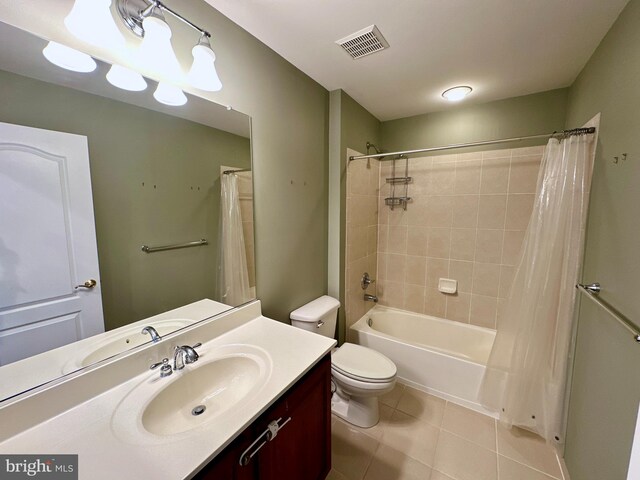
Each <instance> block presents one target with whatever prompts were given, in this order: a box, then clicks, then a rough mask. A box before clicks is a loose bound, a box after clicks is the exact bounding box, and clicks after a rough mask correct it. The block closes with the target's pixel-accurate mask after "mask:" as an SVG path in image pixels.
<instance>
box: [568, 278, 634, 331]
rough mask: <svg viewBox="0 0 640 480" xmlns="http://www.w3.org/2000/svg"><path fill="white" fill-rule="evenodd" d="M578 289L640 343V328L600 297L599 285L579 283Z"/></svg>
mask: <svg viewBox="0 0 640 480" xmlns="http://www.w3.org/2000/svg"><path fill="white" fill-rule="evenodd" d="M576 288H577V289H578V290H579V291H580V293H583V294H584V295H585V296H586V297H587V298H589V299H590V300H591V301H592V302H594V303H595V304H597V305H599V306H600V307H602V308H603V309H604V311H606V312H607V313H608V314H609V315H611V316H612V317H613V318H615V319H616V320H617V321H618V322H620V323H621V324H622V326H624V328H626V329H627V330H629V331H630V332H631V333H632V334H633V339H634V340H635V341H636V342H638V343H640V327H638V326H637V325H636V324H635V323H633V322H632V321H631V320H629V319H628V318H627V317H625V316H624V315H623V314H622V313H620V312H619V311H618V310H616V309H615V308H613V307H612V306H611V305H609V304H608V303H607V302H606V301H604V300H602V299H601V298H599V297H598V294H599V293H600V284H599V283H591V284H589V285H583V284H581V283H579V284H578V285H576Z"/></svg>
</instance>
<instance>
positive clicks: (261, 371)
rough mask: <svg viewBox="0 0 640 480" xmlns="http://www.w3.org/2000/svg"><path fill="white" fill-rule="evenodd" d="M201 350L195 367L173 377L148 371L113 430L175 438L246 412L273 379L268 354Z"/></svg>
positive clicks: (230, 348)
mask: <svg viewBox="0 0 640 480" xmlns="http://www.w3.org/2000/svg"><path fill="white" fill-rule="evenodd" d="M201 350H202V351H201ZM198 352H199V353H200V359H199V360H198V361H197V362H196V363H192V364H188V365H186V366H185V368H184V369H183V370H180V371H178V372H173V374H172V375H171V376H169V377H166V378H160V376H159V374H158V372H157V371H154V372H153V373H151V372H149V374H148V375H147V378H146V379H145V380H144V381H143V382H141V383H140V384H139V385H138V386H137V387H135V388H134V389H133V390H132V391H131V392H130V393H129V394H128V395H127V396H126V397H125V399H124V400H123V401H122V402H121V404H120V405H119V407H118V408H117V409H116V411H115V413H114V418H113V427H114V432H116V433H117V434H119V435H123V434H124V435H125V436H127V437H129V438H130V439H132V438H131V437H132V436H134V437H138V438H141V436H146V437H148V436H153V437H155V438H157V439H161V438H169V437H171V438H173V439H175V437H176V435H177V436H179V435H180V434H188V432H190V431H191V430H193V429H196V428H199V427H201V426H203V425H204V424H206V423H208V422H210V421H212V420H214V419H216V418H217V419H220V417H221V416H223V415H227V416H231V415H233V413H234V411H239V409H242V408H244V407H245V406H246V405H247V403H248V402H250V401H252V399H255V398H256V397H257V396H258V393H259V391H260V389H261V388H262V387H263V386H264V385H265V384H266V383H267V381H268V380H269V377H270V375H271V359H270V357H269V355H268V354H267V353H266V352H265V351H264V350H262V349H260V348H257V347H253V346H251V345H224V346H221V347H218V348H216V349H213V350H211V351H207V350H205V349H204V347H202V348H200V349H198Z"/></svg>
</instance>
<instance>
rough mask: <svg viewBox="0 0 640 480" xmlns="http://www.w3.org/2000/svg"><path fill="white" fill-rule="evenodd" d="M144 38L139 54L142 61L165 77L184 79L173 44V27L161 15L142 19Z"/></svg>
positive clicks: (173, 80) (176, 80)
mask: <svg viewBox="0 0 640 480" xmlns="http://www.w3.org/2000/svg"><path fill="white" fill-rule="evenodd" d="M142 27H143V28H144V38H143V39H142V43H141V44H140V50H139V51H138V55H139V56H140V62H141V63H142V64H143V65H144V66H145V67H146V68H148V69H150V70H151V71H152V72H154V73H156V74H158V75H160V76H161V77H162V78H163V79H165V80H168V81H172V82H180V81H182V69H181V68H180V63H179V62H178V59H177V58H176V54H175V52H174V51H173V47H172V46H171V28H169V25H167V23H166V22H165V21H164V20H163V19H162V18H161V17H159V16H156V15H152V16H149V17H146V18H145V19H144V20H143V21H142Z"/></svg>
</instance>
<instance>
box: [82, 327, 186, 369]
mask: <svg viewBox="0 0 640 480" xmlns="http://www.w3.org/2000/svg"><path fill="white" fill-rule="evenodd" d="M192 323H193V320H189V319H183V318H175V319H169V320H156V321H155V322H153V323H149V325H152V326H153V327H154V328H155V329H156V331H157V332H158V334H159V335H160V336H164V335H167V334H169V333H172V332H175V331H176V330H179V329H180V328H184V327H186V326H187V325H191V324H192ZM149 341H151V337H150V336H149V335H146V334H143V333H142V327H141V326H139V325H136V326H135V327H133V326H131V327H125V328H120V329H118V330H117V333H115V334H114V335H113V336H110V337H109V338H107V339H105V340H102V341H99V342H96V345H94V346H93V347H92V348H91V349H90V353H88V354H86V356H84V357H83V358H82V359H81V360H80V364H79V366H80V367H86V366H87V365H92V364H94V363H96V362H99V361H100V360H104V359H105V358H109V357H112V356H114V355H117V354H119V353H122V352H125V351H127V350H129V349H131V348H133V347H137V346H138V345H142V344H143V343H147V342H149Z"/></svg>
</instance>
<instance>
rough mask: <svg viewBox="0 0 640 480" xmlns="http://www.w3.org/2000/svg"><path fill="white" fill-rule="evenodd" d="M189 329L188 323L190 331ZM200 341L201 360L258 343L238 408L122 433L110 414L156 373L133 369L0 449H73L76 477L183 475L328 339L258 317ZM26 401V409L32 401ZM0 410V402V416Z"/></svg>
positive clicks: (312, 359)
mask: <svg viewBox="0 0 640 480" xmlns="http://www.w3.org/2000/svg"><path fill="white" fill-rule="evenodd" d="M214 321H215V320H214ZM197 333H198V332H197V330H193V331H192V332H191V337H192V338H193V337H194V335H197ZM203 343H204V344H203V346H202V347H201V349H199V351H200V350H201V351H202V356H201V360H199V361H206V357H207V355H208V354H209V352H215V350H216V349H217V348H221V347H223V346H226V345H232V344H236V345H238V344H239V345H250V346H251V347H252V348H258V349H263V350H264V351H265V352H266V353H267V354H268V356H269V357H270V360H271V372H270V377H269V379H268V381H267V382H266V384H265V385H264V386H263V387H262V388H261V390H260V391H259V393H258V394H257V395H255V398H251V399H250V400H249V401H248V402H246V403H244V404H243V405H242V408H237V409H235V410H230V411H229V414H227V415H220V416H219V417H216V418H213V419H211V420H210V421H208V422H203V425H202V426H200V427H198V428H196V429H194V430H191V431H190V432H189V433H188V434H184V433H183V434H179V435H177V436H175V437H159V436H153V435H151V434H149V433H148V432H139V433H140V435H137V434H136V429H139V428H138V426H136V425H130V429H129V432H124V431H123V429H122V427H121V426H119V425H118V421H115V420H114V419H115V417H116V415H114V413H115V412H117V411H118V410H117V409H118V407H119V406H122V404H123V400H124V399H125V397H127V395H128V394H130V392H132V391H133V390H134V388H135V387H136V386H139V385H140V384H142V383H145V382H148V381H149V380H150V379H154V380H155V379H156V378H159V372H158V370H155V371H149V370H145V371H143V372H142V373H139V374H137V375H135V371H134V373H133V374H134V375H135V376H134V377H133V378H130V379H129V380H126V381H125V382H123V383H121V384H119V385H117V386H114V387H113V388H111V389H109V390H107V391H105V392H103V393H101V394H99V395H97V396H94V397H92V398H89V399H88V400H86V401H83V402H82V403H80V404H78V405H76V406H74V407H73V408H70V409H68V410H66V411H64V412H62V413H60V414H58V415H56V416H54V417H52V418H49V419H47V420H45V421H44V422H42V423H39V424H38V425H35V426H33V427H31V428H29V429H27V430H25V431H22V432H20V433H18V434H16V435H14V436H12V437H11V438H8V439H6V440H5V441H4V442H2V443H0V452H2V453H3V454H6V453H22V454H56V453H57V454H63V453H64V454H78V455H79V478H80V479H87V480H99V479H109V480H112V479H114V478H118V479H129V478H130V479H136V480H139V479H140V478H153V479H171V480H175V479H180V478H190V476H191V475H192V474H194V472H196V471H197V470H199V469H200V468H201V467H202V466H204V465H206V464H207V463H208V462H209V461H210V460H211V459H212V458H213V457H215V456H216V455H217V454H218V453H219V452H220V451H221V450H222V449H223V448H224V447H225V446H227V445H228V444H229V443H230V442H231V441H232V440H233V439H234V438H235V437H236V436H237V435H238V434H239V433H241V432H242V431H243V430H244V429H245V428H246V427H247V426H248V425H249V424H251V423H252V422H253V421H254V420H255V419H256V418H257V417H258V416H259V415H260V414H261V413H262V412H264V411H265V410H266V409H267V408H268V407H269V406H270V405H271V404H273V402H274V401H275V400H276V399H277V398H279V397H280V396H281V395H282V394H283V393H284V392H285V391H286V390H287V389H288V388H289V387H291V386H292V385H293V384H294V383H295V382H296V381H297V380H299V379H300V378H301V377H302V376H303V375H304V374H305V373H306V372H307V371H308V370H309V369H310V368H311V367H312V366H313V365H315V364H316V363H317V362H318V361H319V360H320V359H321V358H322V357H323V356H324V355H326V354H327V353H329V352H330V351H331V349H332V348H333V347H334V346H335V343H336V342H335V340H333V339H330V338H326V337H322V336H320V335H315V334H313V333H309V332H306V331H303V330H300V329H296V328H293V327H291V326H289V325H285V324H283V323H280V322H277V321H275V320H271V319H268V318H266V317H263V316H260V317H257V318H254V319H253V320H250V321H248V322H246V323H244V324H242V325H241V326H238V327H236V328H233V329H232V330H230V331H228V332H226V333H223V334H221V335H219V336H217V337H215V338H213V339H212V340H210V341H208V342H203ZM158 360H160V358H158ZM120 361H121V362H122V365H121V368H127V364H126V361H127V359H126V358H125V359H122V360H120ZM116 362H118V360H117V361H116ZM114 366H115V367H116V368H117V367H118V364H117V363H114V364H112V365H111V367H112V368H113V367H114ZM197 366H198V363H194V364H191V365H187V366H186V367H185V370H184V371H188V369H190V368H197ZM181 374H182V372H175V373H174V374H173V375H172V376H170V377H167V378H164V379H159V380H157V382H167V383H168V382H170V381H173V380H175V378H177V377H178V376H179V375H181ZM69 394H72V393H69ZM43 398H46V397H43ZM149 400H151V399H149ZM36 406H37V404H36ZM29 408H33V402H32V404H31V405H30V407H29ZM143 408H144V404H143V405H140V409H139V413H138V414H137V415H138V417H140V416H141V414H142V410H143ZM1 414H2V412H1V409H0V421H2V416H1ZM138 420H139V418H138ZM138 423H139V422H138ZM125 430H127V429H125Z"/></svg>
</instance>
